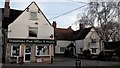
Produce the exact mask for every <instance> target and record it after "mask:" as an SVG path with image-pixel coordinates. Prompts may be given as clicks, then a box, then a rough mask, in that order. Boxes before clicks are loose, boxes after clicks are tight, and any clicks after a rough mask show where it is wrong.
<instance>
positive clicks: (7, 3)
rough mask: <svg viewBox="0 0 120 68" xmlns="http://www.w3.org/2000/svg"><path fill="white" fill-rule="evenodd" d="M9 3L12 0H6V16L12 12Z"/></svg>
mask: <svg viewBox="0 0 120 68" xmlns="http://www.w3.org/2000/svg"><path fill="white" fill-rule="evenodd" d="M9 3H10V0H5V5H4V17H9V13H10V6H9Z"/></svg>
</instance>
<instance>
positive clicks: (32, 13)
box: [30, 12, 38, 20]
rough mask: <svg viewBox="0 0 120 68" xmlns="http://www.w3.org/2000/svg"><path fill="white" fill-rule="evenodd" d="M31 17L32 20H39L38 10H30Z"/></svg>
mask: <svg viewBox="0 0 120 68" xmlns="http://www.w3.org/2000/svg"><path fill="white" fill-rule="evenodd" d="M30 19H31V20H37V19H38V18H37V12H30Z"/></svg>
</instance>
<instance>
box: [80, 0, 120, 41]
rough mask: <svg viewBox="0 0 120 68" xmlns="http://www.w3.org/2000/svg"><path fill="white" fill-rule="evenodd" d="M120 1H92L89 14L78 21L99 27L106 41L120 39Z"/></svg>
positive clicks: (100, 33)
mask: <svg viewBox="0 0 120 68" xmlns="http://www.w3.org/2000/svg"><path fill="white" fill-rule="evenodd" d="M118 4H119V3H118V2H90V4H89V7H88V9H89V10H88V12H87V14H84V15H83V16H82V17H81V18H80V19H79V20H78V21H80V22H81V21H82V22H85V24H87V25H89V26H95V24H96V26H97V27H98V33H99V35H100V38H101V39H102V40H103V41H104V42H108V41H110V40H112V41H118V40H119V41H120V38H119V36H120V26H119V22H118V13H119V11H118V9H119V6H118Z"/></svg>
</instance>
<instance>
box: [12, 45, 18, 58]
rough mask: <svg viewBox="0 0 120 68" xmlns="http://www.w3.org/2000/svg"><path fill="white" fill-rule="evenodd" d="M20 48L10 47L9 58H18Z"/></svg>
mask: <svg viewBox="0 0 120 68" xmlns="http://www.w3.org/2000/svg"><path fill="white" fill-rule="evenodd" d="M19 52H20V46H11V56H14V57H16V56H19Z"/></svg>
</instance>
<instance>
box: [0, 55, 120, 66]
mask: <svg viewBox="0 0 120 68" xmlns="http://www.w3.org/2000/svg"><path fill="white" fill-rule="evenodd" d="M75 60H76V59H75V58H65V57H56V58H55V60H54V63H53V64H41V63H24V64H23V65H20V64H3V67H2V68H50V67H51V68H75V66H76V64H75V62H76V61H75ZM81 62H82V63H81V66H112V65H119V64H120V62H112V61H95V60H84V59H82V60H81Z"/></svg>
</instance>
